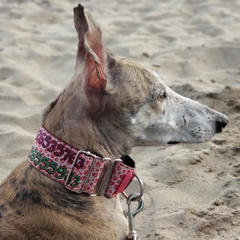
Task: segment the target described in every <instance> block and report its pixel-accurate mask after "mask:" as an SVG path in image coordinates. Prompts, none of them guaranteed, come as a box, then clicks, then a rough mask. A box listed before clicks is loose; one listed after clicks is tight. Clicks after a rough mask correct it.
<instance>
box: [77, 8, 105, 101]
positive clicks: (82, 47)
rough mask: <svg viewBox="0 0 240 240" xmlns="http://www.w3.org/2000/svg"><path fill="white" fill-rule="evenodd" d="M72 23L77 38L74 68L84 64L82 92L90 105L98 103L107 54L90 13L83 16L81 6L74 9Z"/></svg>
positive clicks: (102, 88) (103, 81)
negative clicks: (73, 23)
mask: <svg viewBox="0 0 240 240" xmlns="http://www.w3.org/2000/svg"><path fill="white" fill-rule="evenodd" d="M74 22H75V28H76V30H77V33H78V38H79V43H78V52H77V60H76V67H78V64H80V63H81V62H83V61H84V62H85V65H84V72H83V90H84V92H85V94H86V96H87V97H88V100H89V102H90V103H92V102H93V101H94V100H97V101H99V97H100V96H101V95H102V94H103V92H104V90H105V87H106V84H107V80H106V78H105V75H106V74H105V65H106V58H107V53H106V52H105V49H104V45H103V41H102V32H101V30H100V28H99V27H98V26H97V25H96V24H95V22H94V20H93V18H92V16H91V15H90V13H85V14H84V9H83V7H82V6H81V5H78V7H77V8H75V9H74ZM95 102H96V101H95Z"/></svg>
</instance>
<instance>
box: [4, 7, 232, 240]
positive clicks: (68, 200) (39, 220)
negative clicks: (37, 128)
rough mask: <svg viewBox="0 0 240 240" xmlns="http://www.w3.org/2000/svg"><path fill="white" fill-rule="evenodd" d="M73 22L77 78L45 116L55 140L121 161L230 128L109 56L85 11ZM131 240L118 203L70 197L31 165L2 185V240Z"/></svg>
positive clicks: (213, 114) (220, 117) (210, 112)
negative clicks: (137, 150)
mask: <svg viewBox="0 0 240 240" xmlns="http://www.w3.org/2000/svg"><path fill="white" fill-rule="evenodd" d="M74 22H75V27H76V30H77V33H78V38H79V44H78V51H77V57H76V72H75V76H74V78H73V79H72V81H71V82H70V84H69V85H68V86H67V88H66V89H65V90H64V91H63V92H62V93H61V94H60V95H59V97H58V98H57V99H56V100H55V101H54V102H53V103H51V104H50V105H49V107H48V108H47V109H46V110H45V113H44V116H43V126H44V127H45V128H46V129H48V130H49V131H50V132H51V133H52V134H54V135H55V136H57V137H58V138H60V139H62V140H64V141H65V142H67V143H69V144H70V145H72V146H74V147H75V148H78V149H81V150H85V151H91V152H94V153H97V154H99V155H101V156H104V157H110V158H112V159H115V158H119V157H120V156H122V155H124V154H130V152H131V149H132V147H134V146H139V145H159V144H168V143H179V142H203V141H206V140H208V139H210V138H211V137H212V136H213V135H214V134H215V133H218V132H221V131H222V128H223V127H225V126H226V124H227V122H228V120H227V117H226V116H225V115H223V114H221V113H219V112H216V111H214V110H212V109H210V108H208V107H206V106H203V105H201V104H199V103H197V102H195V101H192V100H190V99H187V98H184V97H182V96H180V95H178V94H177V93H175V92H173V91H172V90H171V89H170V88H169V87H167V86H166V85H165V84H164V83H163V82H162V81H161V80H160V78H159V76H158V75H157V74H155V73H152V72H150V71H147V70H146V69H144V68H142V67H140V66H138V65H137V64H135V63H133V62H132V61H130V60H128V59H126V58H121V57H118V56H113V55H112V54H110V53H108V52H107V51H106V50H105V47H104V44H103V42H102V38H101V31H100V29H99V27H98V26H97V25H96V24H95V22H94V21H93V19H92V17H91V15H90V14H89V13H86V14H84V10H83V7H82V6H81V5H79V6H78V7H76V8H74ZM29 149H30V146H29ZM126 236H127V220H126V218H125V217H124V216H123V213H122V208H121V206H120V202H119V198H118V197H114V198H112V199H108V198H106V197H104V196H98V197H89V196H88V195H87V194H76V193H73V192H70V191H69V190H67V189H65V188H64V186H63V185H61V184H59V183H56V182H54V181H52V180H51V179H49V178H47V177H46V176H44V175H42V174H41V173H40V172H38V171H37V170H36V169H34V168H33V167H32V166H30V164H29V163H28V162H27V161H24V162H22V163H21V164H20V165H19V166H17V167H16V168H15V169H14V170H13V171H12V173H11V174H10V175H9V176H8V177H7V178H6V179H5V180H4V181H3V182H2V184H1V185H0V240H23V239H24V240H27V239H29V240H30V239H38V240H48V239H49V240H50V239H51V240H67V239H71V240H80V239H81V240H89V239H91V240H94V239H96V240H113V239H115V240H124V239H126Z"/></svg>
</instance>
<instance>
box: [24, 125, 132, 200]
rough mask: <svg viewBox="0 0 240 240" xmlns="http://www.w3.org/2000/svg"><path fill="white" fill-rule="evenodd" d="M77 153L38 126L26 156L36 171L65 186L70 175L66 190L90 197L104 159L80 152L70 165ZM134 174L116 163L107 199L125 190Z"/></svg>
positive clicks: (128, 168)
mask: <svg viewBox="0 0 240 240" xmlns="http://www.w3.org/2000/svg"><path fill="white" fill-rule="evenodd" d="M77 153H78V150H77V149H75V148H73V147H72V146H70V145H68V144H66V143H64V142H63V141H61V140H60V139H58V138H56V137H55V136H53V135H52V134H51V133H49V132H48V131H47V130H46V129H45V128H44V127H41V128H40V130H39V132H38V135H37V137H36V139H35V141H34V143H33V147H32V149H31V151H30V153H29V156H28V161H29V162H30V164H31V165H32V166H33V167H35V168H36V169H37V170H38V171H40V172H41V173H43V174H44V175H46V176H47V177H49V178H51V179H53V180H55V181H57V182H59V183H62V184H65V182H66V179H67V176H68V175H69V179H68V182H67V184H66V187H67V188H68V189H69V190H71V191H73V192H77V193H79V192H82V191H83V192H85V193H88V194H92V193H94V189H95V187H96V185H97V183H98V180H99V178H100V175H101V173H102V171H103V168H104V164H105V160H104V159H102V158H100V157H93V156H92V155H88V154H86V153H80V154H79V156H78V158H77V160H76V162H75V164H74V166H72V165H73V162H74V160H75V158H76V155H77ZM69 173H70V174H69ZM134 175H135V169H134V168H131V167H128V166H126V165H124V164H123V163H122V162H118V161H116V165H115V168H114V170H113V174H112V177H111V180H110V182H109V186H108V188H107V191H106V196H107V197H113V196H115V195H116V194H117V193H119V192H120V191H124V189H125V188H126V187H127V185H128V184H129V182H130V181H131V180H132V178H133V177H134ZM126 180H127V181H126Z"/></svg>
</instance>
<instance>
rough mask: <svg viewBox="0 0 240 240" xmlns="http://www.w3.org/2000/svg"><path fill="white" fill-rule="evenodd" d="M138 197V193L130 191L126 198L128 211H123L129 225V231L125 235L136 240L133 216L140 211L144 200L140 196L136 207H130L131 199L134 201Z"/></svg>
mask: <svg viewBox="0 0 240 240" xmlns="http://www.w3.org/2000/svg"><path fill="white" fill-rule="evenodd" d="M137 198H139V194H138V193H132V194H130V195H129V196H128V198H127V205H128V211H124V215H125V216H126V217H127V218H128V225H129V233H128V236H127V239H132V240H137V239H138V238H137V237H138V235H137V232H136V230H135V224H134V217H135V216H136V215H137V214H138V213H139V212H141V211H142V209H143V206H144V202H143V197H141V198H140V199H139V200H138V207H137V209H135V210H132V209H131V203H132V201H136V199H137Z"/></svg>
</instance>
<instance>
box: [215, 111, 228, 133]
mask: <svg viewBox="0 0 240 240" xmlns="http://www.w3.org/2000/svg"><path fill="white" fill-rule="evenodd" d="M227 124H228V118H227V116H225V115H224V116H223V117H222V118H221V119H220V120H217V121H216V133H220V132H222V130H223V128H225V127H226V126H227Z"/></svg>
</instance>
